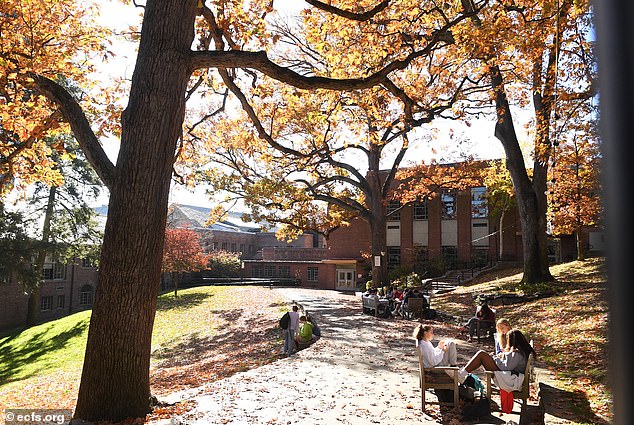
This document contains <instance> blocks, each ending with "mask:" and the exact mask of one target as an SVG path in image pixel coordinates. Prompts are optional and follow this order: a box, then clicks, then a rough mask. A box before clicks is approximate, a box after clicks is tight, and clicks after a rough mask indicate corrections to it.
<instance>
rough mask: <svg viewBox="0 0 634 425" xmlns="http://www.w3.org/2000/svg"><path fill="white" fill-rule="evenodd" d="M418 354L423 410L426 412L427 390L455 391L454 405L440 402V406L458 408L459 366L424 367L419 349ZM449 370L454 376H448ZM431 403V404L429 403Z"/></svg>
mask: <svg viewBox="0 0 634 425" xmlns="http://www.w3.org/2000/svg"><path fill="white" fill-rule="evenodd" d="M416 353H418V370H419V376H420V389H421V408H422V410H423V412H424V411H425V402H426V397H425V393H426V392H427V389H428V388H429V389H434V390H452V391H453V403H447V402H441V401H440V399H439V400H438V402H437V403H438V404H447V405H450V406H454V409H457V408H458V406H459V405H458V396H459V395H458V369H459V368H458V366H436V367H424V366H423V356H422V354H421V353H420V350H419V349H418V347H416ZM447 370H449V371H452V376H449V375H448V374H447V372H446V371H447ZM428 403H431V402H428Z"/></svg>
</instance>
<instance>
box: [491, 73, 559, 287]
mask: <svg viewBox="0 0 634 425" xmlns="http://www.w3.org/2000/svg"><path fill="white" fill-rule="evenodd" d="M490 70H491V81H492V84H493V88H494V90H495V94H496V100H495V103H496V105H495V106H496V111H497V115H498V120H497V123H496V125H495V136H496V137H497V138H498V139H499V140H500V142H502V146H503V147H504V151H505V153H506V167H507V168H508V170H509V173H510V174H511V179H512V180H513V186H514V188H515V196H516V198H517V205H518V209H519V214H520V224H521V228H522V248H523V251H524V276H523V277H522V282H523V283H538V282H549V281H552V280H553V277H552V275H551V274H550V270H549V268H548V246H547V238H546V203H545V195H544V194H543V191H542V193H541V197H543V198H544V199H541V198H540V195H539V194H537V193H536V190H537V189H538V188H539V187H540V186H541V185H542V183H543V186H544V188H545V186H546V185H545V180H544V182H541V181H535V182H533V183H534V184H535V185H533V183H532V182H531V180H530V178H529V177H528V173H527V172H526V165H525V163H524V157H523V156H522V151H521V149H520V146H519V141H518V139H517V134H516V133H515V127H514V125H513V118H512V116H511V110H510V106H509V104H508V101H507V99H506V93H505V89H504V84H503V80H502V74H501V73H500V70H499V69H498V68H497V67H496V66H492V67H491V68H490ZM539 179H540V180H541V179H543V177H542V176H539Z"/></svg>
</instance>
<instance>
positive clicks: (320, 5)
mask: <svg viewBox="0 0 634 425" xmlns="http://www.w3.org/2000/svg"><path fill="white" fill-rule="evenodd" d="M305 1H306V3H308V4H310V5H311V6H314V7H316V8H317V9H320V10H323V11H324V12H328V13H332V14H333V15H337V16H341V17H343V18H346V19H350V20H353V21H367V20H369V19H370V18H372V17H373V16H374V15H376V14H377V13H379V12H381V11H382V10H385V9H386V8H387V7H388V6H389V5H390V0H383V1H382V2H380V3H379V4H377V5H376V6H374V7H373V8H372V9H370V10H368V11H366V12H363V13H354V12H349V11H347V10H343V9H339V8H338V7H334V6H331V5H330V4H326V3H324V2H322V1H319V0H305Z"/></svg>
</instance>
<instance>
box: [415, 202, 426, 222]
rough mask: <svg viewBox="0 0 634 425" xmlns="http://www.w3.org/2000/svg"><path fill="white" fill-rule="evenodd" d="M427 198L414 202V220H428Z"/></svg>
mask: <svg viewBox="0 0 634 425" xmlns="http://www.w3.org/2000/svg"><path fill="white" fill-rule="evenodd" d="M428 219H429V216H428V215H427V199H425V200H423V201H422V202H419V201H417V202H414V220H428Z"/></svg>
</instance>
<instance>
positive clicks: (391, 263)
mask: <svg viewBox="0 0 634 425" xmlns="http://www.w3.org/2000/svg"><path fill="white" fill-rule="evenodd" d="M400 265H401V247H400V246H388V247H387V268H388V269H392V268H394V267H397V266H400Z"/></svg>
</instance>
